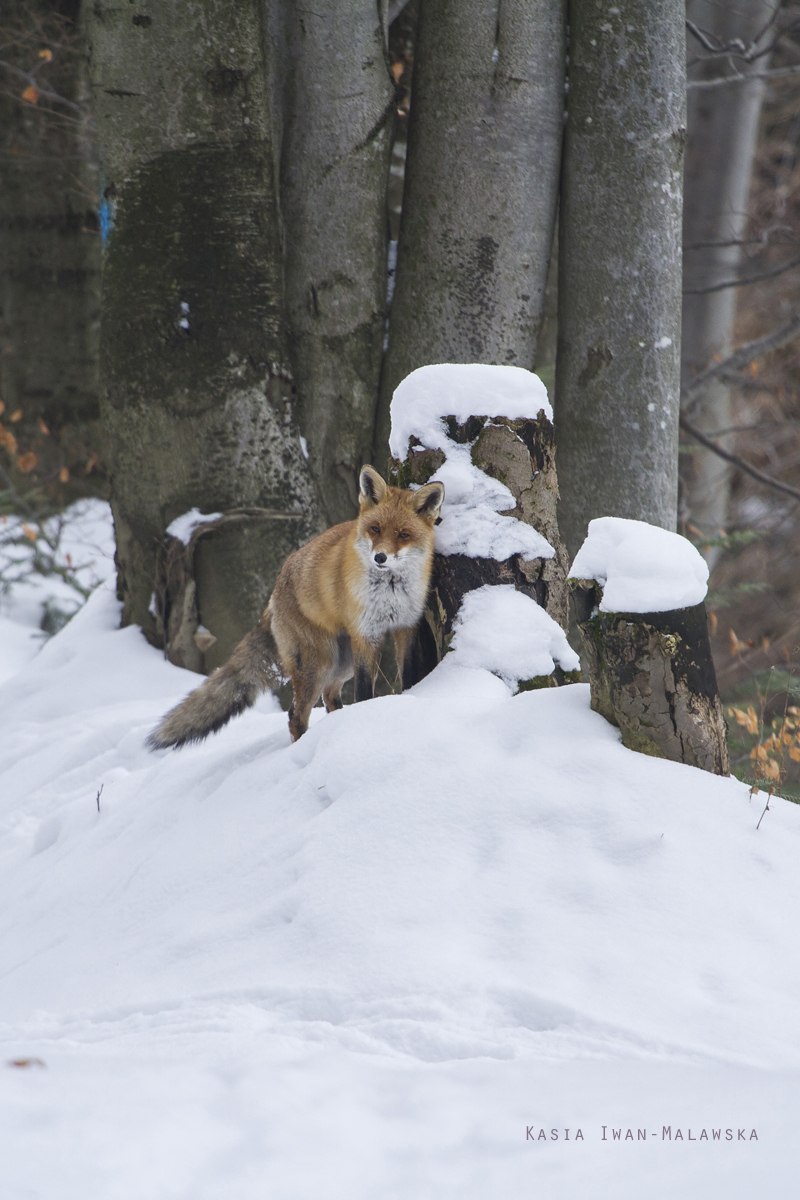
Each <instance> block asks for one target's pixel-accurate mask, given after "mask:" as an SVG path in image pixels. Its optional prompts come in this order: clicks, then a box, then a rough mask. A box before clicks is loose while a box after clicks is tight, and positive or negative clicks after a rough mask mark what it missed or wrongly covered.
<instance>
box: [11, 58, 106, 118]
mask: <svg viewBox="0 0 800 1200" xmlns="http://www.w3.org/2000/svg"><path fill="white" fill-rule="evenodd" d="M0 67H2V68H3V70H5V71H9V72H10V73H11V74H12V75H16V76H17V78H18V79H24V80H25V82H26V83H27V84H28V85H29V86H30V87H32V88H35V89H36V91H37V92H38V93H39V95H40V96H41V97H42V99H43V100H49V101H50V102H51V103H52V104H64V105H66V107H67V108H71V109H72V111H73V112H76V113H80V115H81V116H82V117H84V116H86V114H85V112H84V111H83V109H82V108H81V106H80V105H79V104H74V103H73V101H72V100H67V98H66V97H65V96H59V94H58V92H48V91H46V90H45V89H44V88H43V87H42V85H41V83H40V82H39V80H38V79H37V78H36V76H35V75H31V73H30V72H29V71H21V70H20V69H19V67H14V66H12V65H11V63H7V62H3V61H2V59H0Z"/></svg>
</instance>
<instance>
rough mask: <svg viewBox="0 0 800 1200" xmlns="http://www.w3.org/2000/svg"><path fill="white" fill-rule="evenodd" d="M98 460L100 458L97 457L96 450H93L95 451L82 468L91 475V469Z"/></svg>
mask: <svg viewBox="0 0 800 1200" xmlns="http://www.w3.org/2000/svg"><path fill="white" fill-rule="evenodd" d="M99 462H100V459H99V457H98V454H97V451H95V453H94V454H93V455H92V457H91V458H90V459H89V461H88V462H87V464H86V466H85V468H84V471H85V473H86V474H87V475H91V473H92V471H93V470H94V469H95V467H96V466H97V464H98V463H99Z"/></svg>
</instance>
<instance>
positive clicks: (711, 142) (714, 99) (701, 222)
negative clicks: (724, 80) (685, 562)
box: [682, 0, 774, 557]
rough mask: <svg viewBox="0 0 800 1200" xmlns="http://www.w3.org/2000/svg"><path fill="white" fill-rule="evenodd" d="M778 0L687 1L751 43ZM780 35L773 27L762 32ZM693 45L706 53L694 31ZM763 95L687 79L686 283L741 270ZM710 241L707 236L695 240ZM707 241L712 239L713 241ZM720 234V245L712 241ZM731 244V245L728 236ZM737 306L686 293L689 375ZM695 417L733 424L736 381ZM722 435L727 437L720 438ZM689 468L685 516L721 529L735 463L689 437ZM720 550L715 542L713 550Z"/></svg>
mask: <svg viewBox="0 0 800 1200" xmlns="http://www.w3.org/2000/svg"><path fill="white" fill-rule="evenodd" d="M772 9H773V5H772V4H767V3H765V2H764V0H743V3H740V4H736V5H732V6H726V5H719V4H714V3H711V2H710V0H690V3H689V5H688V8H687V15H688V16H689V17H690V19H691V20H692V21H693V22H694V23H695V24H696V25H697V26H699V27H700V28H701V29H702V30H704V31H707V32H708V33H710V34H711V35H712V36H715V37H716V38H718V39H719V40H720V41H721V42H723V43H729V42H731V41H733V40H734V39H736V38H741V39H742V41H743V42H744V43H745V44H746V45H749V44H750V42H751V41H752V39H753V38H754V37H755V36H756V35H757V34H758V32H759V31H760V30H762V29H763V28H764V26H765V25H766V23H767V21H768V19H769V16H770V14H771V12H772ZM771 37H774V32H773V31H772V30H770V31H769V32H768V33H767V34H765V38H764V40H765V41H766V40H767V39H768V38H771ZM689 49H690V50H693V51H695V52H696V53H698V54H700V55H702V54H704V53H705V52H704V51H703V49H702V47H701V46H700V44H699V42H698V41H697V40H696V39H695V38H694V37H692V36H691V35H690V37H689ZM768 62H769V59H768V56H764V57H761V58H758V59H756V61H755V62H754V63H743V62H741V61H740V60H736V61H735V67H734V65H733V64H732V63H731V61H730V60H729V59H727V58H719V57H716V58H713V59H708V60H706V61H705V62H701V63H698V64H697V66H696V67H695V68H694V69H693V70H692V71H691V77H692V79H697V80H702V79H713V78H715V77H718V76H720V75H727V74H732V73H733V72H734V70H735V72H736V73H737V74H742V75H748V74H751V73H752V72H753V71H763V70H764V68H765V67H766V66H767V65H768ZM763 94H764V82H763V80H759V79H753V80H751V81H750V82H748V83H733V84H728V85H727V86H725V87H717V88H709V89H703V88H696V89H694V88H690V90H689V104H688V134H689V137H688V143H687V150H686V205H685V208H684V221H683V240H684V244H685V246H686V247H687V248H688V250H687V256H686V263H687V266H686V270H685V273H684V283H685V286H686V287H687V288H689V289H692V288H696V287H704V286H706V287H707V286H709V285H713V284H714V283H717V282H721V281H722V280H725V279H732V278H735V277H736V273H737V270H738V267H739V264H740V262H741V257H742V252H741V247H740V246H739V245H737V244H736V243H738V242H740V241H741V239H742V238H743V236H744V234H745V231H746V226H747V200H748V194H749V191H750V179H751V176H752V171H753V156H754V154H755V148H756V141H757V136H758V124H759V117H760V114H761V102H762V98H763ZM698 243H705V245H698ZM709 243H711V244H709ZM715 243H716V244H715ZM725 243H727V244H725ZM735 312H736V290H735V289H734V288H726V289H724V290H723V291H718V292H711V293H707V294H705V295H687V296H686V297H685V298H684V302H683V355H682V357H683V363H682V372H683V377H684V380H685V381H688V380H689V379H691V377H692V375H694V374H696V373H697V372H698V371H702V370H703V369H704V368H705V367H707V366H708V365H709V363H710V362H712V361H713V360H714V359H715V357H717V356H719V357H720V358H726V357H727V356H728V355H729V354H730V352H731V343H732V338H733V323H734V318H735ZM690 410H691V419H692V422H693V424H695V425H696V426H697V427H698V428H699V429H702V430H705V431H707V432H716V431H717V430H723V429H727V428H728V427H729V426H730V425H731V400H730V388H729V387H728V385H727V384H726V383H724V382H722V381H720V380H714V381H712V382H711V383H709V384H708V385H707V387H706V388H704V389H703V391H702V392H701V393H699V395H697V396H694V397H692V401H691V405H690ZM722 443H723V444H725V439H724V438H723V439H722ZM682 474H683V479H682V483H683V492H682V503H683V508H684V509H685V514H686V517H687V518H688V519H689V520H691V521H692V523H693V524H694V525H696V526H697V527H698V528H699V529H700V530H702V532H703V533H709V534H715V533H717V531H718V529H719V527H720V526H724V525H725V523H726V521H727V515H728V500H729V496H730V477H731V468H730V466H729V465H728V464H727V463H725V462H723V460H722V459H720V458H718V457H717V456H716V455H714V454H712V453H711V452H710V451H708V450H704V449H703V448H702V447H700V446H693V447H692V453H691V455H690V456H687V458H686V462H685V471H684V472H683V473H682ZM716 553H718V552H717V551H709V557H713V556H714V555H715V554H716Z"/></svg>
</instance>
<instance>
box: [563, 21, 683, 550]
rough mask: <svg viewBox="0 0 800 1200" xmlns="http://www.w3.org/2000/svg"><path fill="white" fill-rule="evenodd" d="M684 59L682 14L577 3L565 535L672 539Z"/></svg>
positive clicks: (566, 289) (567, 232) (570, 543)
mask: <svg viewBox="0 0 800 1200" xmlns="http://www.w3.org/2000/svg"><path fill="white" fill-rule="evenodd" d="M684 60H685V47H684V27H683V11H682V6H681V5H679V4H676V3H675V0H619V3H618V4H617V5H616V6H615V7H614V8H609V7H608V6H607V5H605V4H598V3H596V0H571V3H570V65H569V88H570V90H569V102H568V113H569V117H568V121H567V129H566V140H565V147H564V169H563V175H562V180H563V182H562V193H561V207H560V217H559V242H560V251H559V253H560V269H559V297H558V337H559V350H558V362H557V370H556V389H557V390H556V406H555V416H556V429H557V431H558V475H559V486H560V489H561V496H562V504H561V508H560V511H559V520H560V524H561V531H562V535H563V537H564V540H565V542H566V544H567V548H568V550H569V552H570V554H571V555H574V554H575V553H576V551H577V550H578V548H579V546H580V545H581V543H582V541H583V538H584V537H585V534H586V528H587V525H588V522H589V521H590V520H591V519H592V518H593V517H598V516H618V517H632V518H636V519H639V520H644V521H650V522H652V523H653V524H655V525H661V526H663V527H665V528H668V529H674V528H675V524H676V519H677V490H678V402H679V383H680V378H679V377H680V316H681V195H682V162H683V146H684V139H685V69H684Z"/></svg>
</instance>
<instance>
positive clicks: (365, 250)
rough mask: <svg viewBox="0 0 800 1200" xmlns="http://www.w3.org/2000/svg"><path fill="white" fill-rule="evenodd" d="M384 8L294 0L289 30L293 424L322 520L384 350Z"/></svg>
mask: <svg viewBox="0 0 800 1200" xmlns="http://www.w3.org/2000/svg"><path fill="white" fill-rule="evenodd" d="M385 8H386V5H385V4H384V5H383V10H385ZM311 10H313V11H311ZM384 17H385V11H384V12H383V13H382V10H381V4H371V5H370V4H364V3H363V0H321V2H320V3H318V4H317V3H315V4H313V5H311V6H310V8H309V7H308V6H303V5H301V4H298V5H297V7H296V8H295V9H294V10H293V12H292V15H291V17H290V19H289V29H288V33H287V36H288V43H287V46H288V50H287V55H286V60H285V66H284V70H285V83H284V92H285V97H286V100H285V108H286V118H285V126H284V138H283V153H282V159H281V204H282V213H283V219H284V224H285V233H286V312H287V319H288V324H289V336H290V352H291V355H292V362H293V366H294V371H295V382H296V385H297V389H298V396H299V421H300V426H301V430H302V432H303V434H304V435H305V437H306V438H307V441H308V448H309V452H310V456H311V467H312V471H313V473H314V476H315V478H316V479H317V481H318V483H319V485H320V491H321V496H322V504H323V507H324V511H325V515H326V517H327V519H328V521H329V522H330V523H333V522H336V521H344V520H349V519H350V518H351V517H352V516H353V515H354V512H355V511H356V507H357V494H358V486H357V485H358V472H359V470H360V468H361V466H362V464H363V463H364V462H367V461H369V459H370V456H371V450H372V432H373V425H374V421H375V403H376V397H377V392H378V381H379V377H380V369H381V358H382V353H383V337H384V324H385V319H386V254H387V219H388V217H387V212H386V203H385V194H386V184H387V178H388V173H389V155H390V151H391V139H392V130H393V127H394V107H395V105H394V87H393V84H392V81H391V77H390V75H389V70H388V64H387V61H386V41H385V38H386V31H385V27H384V23H383V21H384Z"/></svg>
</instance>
